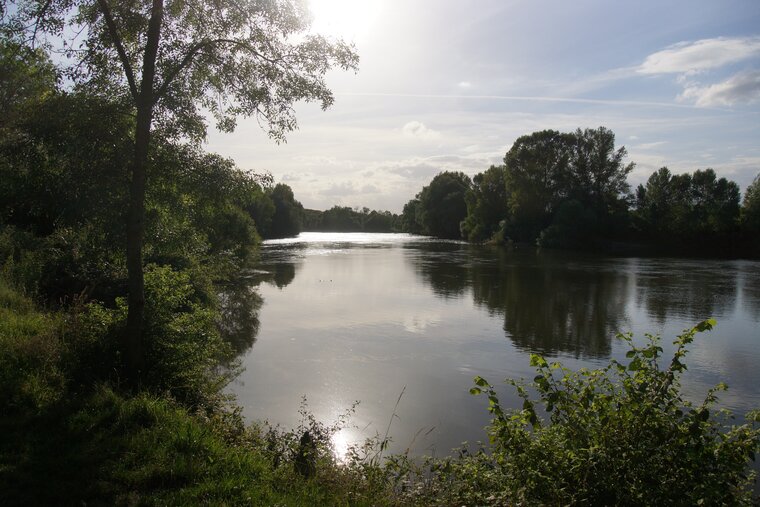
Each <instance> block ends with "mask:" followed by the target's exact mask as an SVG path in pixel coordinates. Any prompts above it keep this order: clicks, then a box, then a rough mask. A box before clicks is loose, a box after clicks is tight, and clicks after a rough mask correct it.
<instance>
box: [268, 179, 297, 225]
mask: <svg viewBox="0 0 760 507" xmlns="http://www.w3.org/2000/svg"><path fill="white" fill-rule="evenodd" d="M269 197H270V198H271V199H272V202H273V203H274V215H273V216H272V225H271V226H270V229H269V237H271V238H286V237H288V236H297V235H298V233H299V232H301V226H302V224H303V206H301V203H300V202H298V201H296V199H295V197H294V196H293V190H292V189H291V188H290V187H289V186H288V185H286V184H284V183H278V184H277V185H275V187H274V188H273V189H272V190H271V192H270V193H269Z"/></svg>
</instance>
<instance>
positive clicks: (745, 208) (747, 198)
mask: <svg viewBox="0 0 760 507" xmlns="http://www.w3.org/2000/svg"><path fill="white" fill-rule="evenodd" d="M741 223H742V227H743V228H744V230H745V231H746V232H747V233H748V234H752V235H755V239H757V238H758V237H760V174H758V175H757V176H755V179H754V180H753V181H752V183H751V184H750V185H749V186H748V187H747V189H746V190H745V191H744V201H742V211H741Z"/></svg>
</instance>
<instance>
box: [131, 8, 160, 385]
mask: <svg viewBox="0 0 760 507" xmlns="http://www.w3.org/2000/svg"><path fill="white" fill-rule="evenodd" d="M163 10H164V2H163V0H153V6H152V8H151V15H150V21H149V22H148V34H147V42H146V45H145V53H144V55H143V67H142V80H141V83H140V91H139V95H138V97H137V100H136V102H137V104H136V106H137V123H136V125H135V146H134V148H135V151H134V160H133V161H132V181H131V184H130V187H129V210H128V214H127V276H128V289H129V297H128V299H127V302H128V304H129V309H128V312H127V327H126V329H125V330H124V340H123V344H122V350H123V354H124V365H125V372H124V373H125V375H126V377H127V381H128V382H129V383H130V384H131V385H132V386H133V387H139V385H140V382H141V379H142V373H143V369H144V367H145V354H144V350H143V349H144V347H143V341H144V340H143V338H144V336H143V334H144V333H143V332H144V329H143V322H144V318H145V277H144V273H143V257H142V249H143V239H144V237H145V187H146V183H147V179H148V178H147V169H148V149H149V147H150V133H151V132H150V131H151V124H152V122H153V106H154V104H155V98H154V96H153V83H154V81H155V76H156V56H157V54H158V45H159V41H160V35H161V23H162V20H163Z"/></svg>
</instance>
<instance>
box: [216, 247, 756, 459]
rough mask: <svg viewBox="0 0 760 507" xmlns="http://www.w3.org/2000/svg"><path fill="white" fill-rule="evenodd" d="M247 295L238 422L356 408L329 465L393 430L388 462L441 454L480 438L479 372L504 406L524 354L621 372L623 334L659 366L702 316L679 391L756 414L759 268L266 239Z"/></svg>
mask: <svg viewBox="0 0 760 507" xmlns="http://www.w3.org/2000/svg"><path fill="white" fill-rule="evenodd" d="M244 288H245V290H243V291H239V292H238V293H237V294H236V295H233V296H232V297H231V298H230V301H229V304H228V305H227V313H228V317H229V319H230V322H231V324H230V326H231V327H232V328H234V331H235V332H236V333H237V335H238V340H237V342H236V346H237V347H238V350H239V352H240V358H241V360H242V365H243V367H244V368H245V369H244V371H243V373H242V374H241V375H240V376H239V378H238V379H237V380H236V381H235V382H234V383H233V384H232V385H231V386H230V390H231V391H232V392H233V393H234V394H235V395H236V396H237V399H238V402H239V403H240V405H241V406H242V407H243V410H244V415H245V416H246V417H247V418H249V419H251V420H264V419H266V420H268V421H269V422H270V423H273V424H281V425H283V426H285V427H294V426H295V425H297V424H298V420H299V414H298V408H299V404H300V401H301V398H302V396H305V397H306V399H307V402H308V408H309V410H310V411H311V412H313V413H314V415H315V416H316V417H317V418H318V419H320V420H323V421H325V422H330V421H332V420H335V419H336V418H337V417H338V416H339V414H341V413H342V412H344V411H345V410H346V409H347V408H349V407H350V406H351V405H352V403H353V402H354V401H359V402H360V403H359V405H358V406H357V408H356V412H355V414H354V416H353V417H352V419H351V424H350V426H349V427H347V428H345V429H344V430H342V431H341V432H339V433H338V434H337V435H336V436H335V438H334V444H335V447H336V452H337V453H338V454H339V455H340V454H341V453H343V452H345V448H346V445H347V444H348V443H349V442H356V441H359V440H362V439H363V438H365V437H367V436H372V435H375V434H379V435H381V436H382V435H384V434H385V432H386V430H387V428H388V425H389V421H391V420H392V423H391V426H390V431H389V435H390V436H391V437H392V443H391V446H390V451H393V452H404V451H406V450H407V449H409V452H410V453H411V454H413V455H421V454H432V455H438V456H440V455H445V454H448V453H449V452H450V450H451V449H452V448H453V447H456V446H458V445H459V444H461V443H462V442H463V441H468V442H471V443H472V442H475V441H478V440H481V441H482V440H485V432H484V430H483V428H484V426H485V425H486V424H487V423H488V419H489V417H488V416H489V414H488V412H487V409H486V405H487V401H486V400H485V399H484V398H483V397H476V396H472V395H470V394H469V392H468V391H469V389H470V387H472V385H473V383H472V379H473V377H474V376H475V375H481V376H483V377H485V378H486V379H488V380H489V381H490V382H491V383H493V384H498V385H499V392H500V393H501V396H502V401H503V404H505V405H507V406H516V405H517V400H516V397H515V395H514V393H513V391H512V389H511V388H509V387H508V386H505V385H503V384H502V383H501V380H503V379H504V378H507V377H509V378H526V379H532V378H533V376H534V373H533V370H532V369H531V368H530V367H529V365H528V356H529V354H530V353H534V352H537V353H541V354H544V355H545V356H546V357H550V358H552V359H554V360H559V361H561V362H563V363H564V364H565V365H566V366H568V367H571V368H579V367H584V366H585V367H596V366H601V365H604V364H606V363H607V361H608V360H609V359H610V358H611V357H614V358H617V359H619V360H621V361H624V360H625V351H626V349H625V347H624V344H623V343H622V342H621V341H620V340H618V339H616V338H615V335H616V333H617V332H633V333H634V334H635V335H636V336H637V337H638V338H640V339H643V337H644V333H652V334H659V335H661V336H662V337H663V345H664V348H665V354H666V355H667V353H668V352H669V351H672V346H670V345H671V342H672V341H673V339H674V337H675V336H676V334H678V333H679V332H680V331H682V330H683V329H685V328H688V327H691V326H693V325H694V324H696V323H697V322H699V321H701V320H704V319H705V318H708V317H713V318H715V319H716V320H717V322H718V325H717V326H716V327H715V329H714V330H713V331H712V332H709V333H704V334H701V335H698V337H697V339H696V340H695V343H694V344H693V345H692V346H691V347H690V353H689V355H688V356H687V358H686V362H687V364H688V368H689V369H688V372H687V374H686V375H685V377H684V379H683V390H684V392H685V393H686V395H687V397H689V398H691V399H693V400H695V401H696V400H700V399H701V397H702V396H703V395H704V393H705V392H706V391H707V389H708V388H709V387H711V386H714V385H715V384H717V383H718V382H719V381H723V382H725V383H727V384H728V385H729V390H728V391H727V392H724V393H721V395H720V399H721V406H724V407H726V408H728V409H730V410H732V411H734V412H735V413H736V414H737V415H743V414H744V413H745V412H746V411H748V410H750V409H753V408H760V262H757V261H726V260H702V259H672V258H630V257H609V256H601V255H592V254H579V253H568V252H558V251H548V250H544V251H537V250H536V249H533V248H518V249H511V250H509V249H505V248H500V247H488V246H476V245H470V244H467V243H462V242H451V241H441V240H434V239H430V238H425V237H420V236H412V235H406V234H363V233H362V234H345V233H341V234H337V233H335V234H332V233H302V234H301V235H300V236H299V237H297V238H288V239H284V240H272V241H265V242H264V244H263V247H262V249H261V260H260V262H259V264H258V268H257V270H256V272H254V273H252V274H251V275H250V276H249V277H247V278H246V280H245V285H244ZM236 314H237V316H236ZM241 314H242V318H241ZM246 316H247V317H256V318H249V319H248V321H246V319H245V317H246ZM236 319H237V320H236ZM241 322H243V323H241ZM402 392H403V395H402ZM399 396H401V397H400V401H399ZM397 401H398V405H397V406H396V404H397ZM394 407H395V408H394ZM394 413H395V415H394Z"/></svg>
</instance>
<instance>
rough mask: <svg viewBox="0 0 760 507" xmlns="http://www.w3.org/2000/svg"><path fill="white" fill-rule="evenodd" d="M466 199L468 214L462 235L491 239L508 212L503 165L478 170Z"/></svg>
mask: <svg viewBox="0 0 760 507" xmlns="http://www.w3.org/2000/svg"><path fill="white" fill-rule="evenodd" d="M465 202H466V203H467V217H466V218H465V220H464V222H463V223H462V236H463V237H465V238H466V239H468V240H470V241H485V240H487V239H491V238H492V237H493V236H494V234H495V233H496V232H497V231H498V230H499V227H500V223H501V222H502V221H503V220H504V219H505V218H506V216H507V215H508V213H509V210H508V206H507V202H508V196H507V184H506V173H505V170H504V167H503V166H491V167H490V168H488V170H487V171H485V172H482V173H479V174H476V175H475V177H474V178H473V179H472V188H470V189H469V190H468V191H467V194H465Z"/></svg>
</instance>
